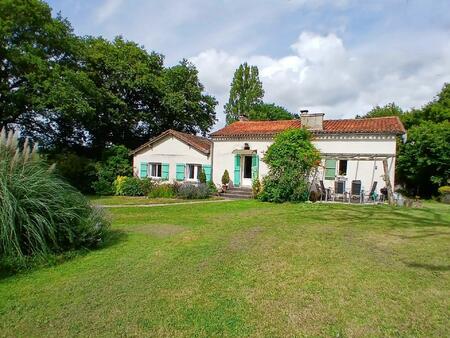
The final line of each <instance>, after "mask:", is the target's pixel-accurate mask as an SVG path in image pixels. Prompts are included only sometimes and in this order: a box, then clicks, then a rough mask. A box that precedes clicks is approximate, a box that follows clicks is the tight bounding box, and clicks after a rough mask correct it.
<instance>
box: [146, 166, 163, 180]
mask: <svg viewBox="0 0 450 338" xmlns="http://www.w3.org/2000/svg"><path fill="white" fill-rule="evenodd" d="M148 165H149V166H150V176H151V177H155V178H161V163H149V164H148Z"/></svg>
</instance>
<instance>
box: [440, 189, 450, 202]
mask: <svg viewBox="0 0 450 338" xmlns="http://www.w3.org/2000/svg"><path fill="white" fill-rule="evenodd" d="M438 191H439V200H440V201H441V202H444V203H450V186H449V185H444V186H442V187H440V188H439V189H438Z"/></svg>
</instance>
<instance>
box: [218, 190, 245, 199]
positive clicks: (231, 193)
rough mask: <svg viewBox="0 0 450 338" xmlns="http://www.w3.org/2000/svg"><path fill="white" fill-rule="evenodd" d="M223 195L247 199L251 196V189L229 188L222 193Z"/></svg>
mask: <svg viewBox="0 0 450 338" xmlns="http://www.w3.org/2000/svg"><path fill="white" fill-rule="evenodd" d="M222 196H223V197H226V198H233V199H249V198H252V189H249V188H241V187H238V188H231V189H229V190H227V191H226V192H224V193H223V194H222Z"/></svg>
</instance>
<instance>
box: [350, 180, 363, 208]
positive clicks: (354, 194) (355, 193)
mask: <svg viewBox="0 0 450 338" xmlns="http://www.w3.org/2000/svg"><path fill="white" fill-rule="evenodd" d="M353 199H358V200H359V202H360V203H361V202H362V191H361V180H353V181H352V188H351V190H350V200H353Z"/></svg>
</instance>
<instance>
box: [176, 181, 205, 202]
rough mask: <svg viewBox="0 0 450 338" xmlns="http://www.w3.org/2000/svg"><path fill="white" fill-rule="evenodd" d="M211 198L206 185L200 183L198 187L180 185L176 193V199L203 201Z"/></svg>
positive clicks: (187, 184)
mask: <svg viewBox="0 0 450 338" xmlns="http://www.w3.org/2000/svg"><path fill="white" fill-rule="evenodd" d="M209 196H211V191H210V188H209V187H208V185H206V184H204V183H200V184H199V185H194V184H189V183H185V184H182V185H181V187H180V190H179V191H178V197H180V198H185V199H204V198H208V197H209Z"/></svg>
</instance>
